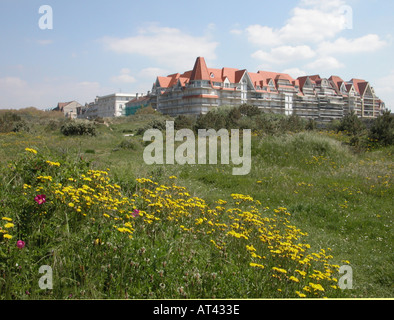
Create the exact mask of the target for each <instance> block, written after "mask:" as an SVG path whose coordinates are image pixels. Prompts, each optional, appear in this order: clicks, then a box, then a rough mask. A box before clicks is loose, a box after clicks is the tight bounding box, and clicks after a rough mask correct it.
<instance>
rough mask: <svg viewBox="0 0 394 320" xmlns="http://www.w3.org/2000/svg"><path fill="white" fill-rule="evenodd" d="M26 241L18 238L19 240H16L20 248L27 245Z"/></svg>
mask: <svg viewBox="0 0 394 320" xmlns="http://www.w3.org/2000/svg"><path fill="white" fill-rule="evenodd" d="M25 244H26V243H25V241H22V240H18V241H17V242H16V246H17V247H18V248H19V249H23V248H24V247H25Z"/></svg>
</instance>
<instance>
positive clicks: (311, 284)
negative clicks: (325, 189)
mask: <svg viewBox="0 0 394 320" xmlns="http://www.w3.org/2000/svg"><path fill="white" fill-rule="evenodd" d="M309 285H310V286H311V288H313V289H314V290H318V291H324V288H323V287H322V286H321V284H315V283H312V282H309Z"/></svg>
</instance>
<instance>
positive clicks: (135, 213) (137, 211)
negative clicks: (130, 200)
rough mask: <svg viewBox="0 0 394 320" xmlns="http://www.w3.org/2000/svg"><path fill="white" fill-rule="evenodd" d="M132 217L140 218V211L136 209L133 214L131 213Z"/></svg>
mask: <svg viewBox="0 0 394 320" xmlns="http://www.w3.org/2000/svg"><path fill="white" fill-rule="evenodd" d="M131 215H132V216H133V217H134V218H135V217H138V216H139V215H140V210H138V209H134V210H133V212H132V213H131Z"/></svg>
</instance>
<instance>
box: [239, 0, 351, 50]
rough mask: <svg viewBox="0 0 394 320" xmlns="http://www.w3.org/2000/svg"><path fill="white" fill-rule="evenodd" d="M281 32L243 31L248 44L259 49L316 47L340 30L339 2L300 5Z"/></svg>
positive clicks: (266, 29) (263, 28) (253, 28)
mask: <svg viewBox="0 0 394 320" xmlns="http://www.w3.org/2000/svg"><path fill="white" fill-rule="evenodd" d="M300 5H301V6H298V7H295V8H294V9H293V10H292V16H291V17H290V18H289V19H288V20H287V21H286V23H285V25H284V26H283V27H282V28H277V29H274V28H271V27H268V26H262V25H258V24H255V25H251V26H249V27H247V28H246V29H245V31H246V34H247V37H248V40H249V41H250V42H251V43H252V44H256V45H259V46H278V45H281V44H286V45H289V44H293V45H297V44H305V43H318V42H320V41H323V40H325V39H327V38H333V37H335V36H336V35H337V34H338V33H339V32H340V31H341V30H343V29H344V23H345V19H346V16H345V15H344V13H343V12H342V11H341V10H342V8H343V6H344V3H343V1H315V0H311V1H309V0H306V1H301V3H300Z"/></svg>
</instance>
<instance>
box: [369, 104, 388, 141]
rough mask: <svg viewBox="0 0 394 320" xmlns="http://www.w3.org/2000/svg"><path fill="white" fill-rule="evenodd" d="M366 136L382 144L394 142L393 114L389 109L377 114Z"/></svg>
mask: <svg viewBox="0 0 394 320" xmlns="http://www.w3.org/2000/svg"><path fill="white" fill-rule="evenodd" d="M368 138H369V139H370V140H372V141H373V142H377V143H378V144H381V145H383V146H388V145H392V144H394V115H392V114H391V113H390V111H387V112H385V113H384V114H383V115H381V116H378V117H377V118H376V119H375V121H374V122H373V124H372V127H371V129H370V131H369V134H368Z"/></svg>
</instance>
